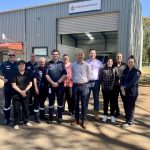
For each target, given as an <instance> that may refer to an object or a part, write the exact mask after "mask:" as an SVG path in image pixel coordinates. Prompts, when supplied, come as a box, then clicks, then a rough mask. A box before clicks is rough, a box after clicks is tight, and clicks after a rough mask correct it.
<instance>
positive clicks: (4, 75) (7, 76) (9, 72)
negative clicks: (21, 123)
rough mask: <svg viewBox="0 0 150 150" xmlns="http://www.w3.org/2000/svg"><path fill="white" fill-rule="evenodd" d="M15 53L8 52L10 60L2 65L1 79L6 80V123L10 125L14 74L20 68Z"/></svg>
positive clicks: (0, 68)
mask: <svg viewBox="0 0 150 150" xmlns="http://www.w3.org/2000/svg"><path fill="white" fill-rule="evenodd" d="M15 57H16V55H15V53H14V52H13V51H9V52H8V61H4V62H3V63H2V64H1V65H0V79H1V80H3V81H4V98H5V101H4V109H3V112H4V124H5V125H9V123H10V112H11V99H12V85H11V80H12V76H13V75H14V74H15V73H16V71H17V69H18V65H17V62H16V61H15Z"/></svg>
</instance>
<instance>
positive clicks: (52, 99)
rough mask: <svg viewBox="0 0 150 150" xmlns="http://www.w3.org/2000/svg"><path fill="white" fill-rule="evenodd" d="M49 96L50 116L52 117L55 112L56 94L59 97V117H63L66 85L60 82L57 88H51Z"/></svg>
mask: <svg viewBox="0 0 150 150" xmlns="http://www.w3.org/2000/svg"><path fill="white" fill-rule="evenodd" d="M50 90H51V92H49V94H48V98H49V116H50V117H52V116H53V113H54V103H55V96H56V97H57V117H58V118H62V111H63V107H64V106H63V95H64V85H63V84H60V85H59V86H58V87H57V88H54V87H51V88H50V89H49V91H50Z"/></svg>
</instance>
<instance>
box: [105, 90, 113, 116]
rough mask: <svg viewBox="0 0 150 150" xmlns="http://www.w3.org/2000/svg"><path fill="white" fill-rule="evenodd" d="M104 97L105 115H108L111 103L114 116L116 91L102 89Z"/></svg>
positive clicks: (111, 113)
mask: <svg viewBox="0 0 150 150" xmlns="http://www.w3.org/2000/svg"><path fill="white" fill-rule="evenodd" d="M102 94H103V99H104V103H103V105H104V115H106V116H108V105H109V103H110V115H111V116H114V91H113V90H108V89H107V90H106V89H102Z"/></svg>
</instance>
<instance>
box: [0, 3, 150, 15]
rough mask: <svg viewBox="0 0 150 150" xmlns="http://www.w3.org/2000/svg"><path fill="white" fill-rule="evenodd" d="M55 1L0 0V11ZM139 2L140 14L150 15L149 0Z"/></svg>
mask: <svg viewBox="0 0 150 150" xmlns="http://www.w3.org/2000/svg"><path fill="white" fill-rule="evenodd" d="M55 1H58V0H0V11H6V10H12V9H18V8H24V7H30V6H35V5H41V4H45V3H50V2H55ZM141 3H142V15H143V16H150V0H141Z"/></svg>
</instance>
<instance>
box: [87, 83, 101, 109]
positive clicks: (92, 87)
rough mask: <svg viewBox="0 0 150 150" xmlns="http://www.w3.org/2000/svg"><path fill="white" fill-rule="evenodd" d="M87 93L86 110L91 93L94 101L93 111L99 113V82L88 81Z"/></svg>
mask: <svg viewBox="0 0 150 150" xmlns="http://www.w3.org/2000/svg"><path fill="white" fill-rule="evenodd" d="M88 88H89V93H88V97H87V109H88V103H89V99H90V94H91V91H92V93H93V99H94V110H96V111H99V91H100V81H99V80H95V81H89V83H88Z"/></svg>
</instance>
